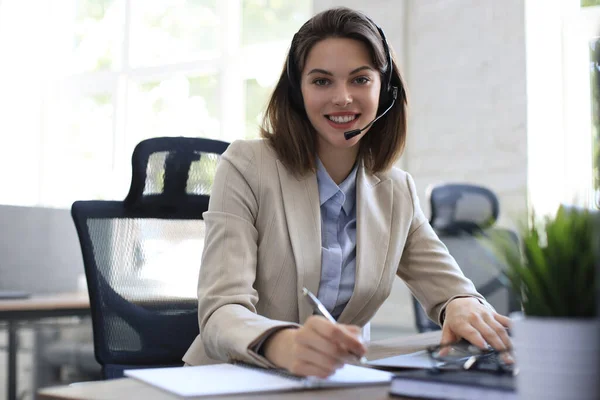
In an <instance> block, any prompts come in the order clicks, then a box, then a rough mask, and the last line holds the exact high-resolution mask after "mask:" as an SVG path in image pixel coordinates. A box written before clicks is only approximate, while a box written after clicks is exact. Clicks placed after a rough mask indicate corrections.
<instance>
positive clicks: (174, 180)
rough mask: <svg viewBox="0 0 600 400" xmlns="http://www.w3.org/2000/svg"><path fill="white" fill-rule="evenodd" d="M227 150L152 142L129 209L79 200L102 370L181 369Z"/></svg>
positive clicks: (139, 154)
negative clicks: (213, 192)
mask: <svg viewBox="0 0 600 400" xmlns="http://www.w3.org/2000/svg"><path fill="white" fill-rule="evenodd" d="M226 148H227V143H225V142H219V141H212V140H208V139H199V138H154V139H148V140H146V141H143V142H141V143H140V144H138V146H137V147H136V149H135V150H134V153H133V156H132V166H133V171H132V172H133V173H132V182H131V188H130V191H129V194H128V195H127V198H126V199H125V201H123V202H121V201H77V202H75V203H74V204H73V207H72V215H73V219H74V221H75V225H76V227H77V231H78V234H79V239H80V243H81V248H82V253H83V259H84V265H85V271H86V278H87V283H88V291H89V294H90V305H91V309H92V324H93V328H94V349H95V355H96V358H97V360H98V362H99V363H100V364H101V365H103V366H104V367H105V368H106V367H107V366H114V365H125V366H144V365H148V366H150V365H177V364H181V357H182V356H183V354H184V353H185V351H186V350H187V348H188V347H189V345H190V344H191V343H192V341H193V340H194V338H195V337H196V335H197V334H198V320H197V304H198V303H197V294H196V288H197V282H198V272H199V269H200V260H201V256H202V248H203V243H204V222H203V221H202V213H203V212H204V211H206V210H207V208H208V199H209V193H210V189H211V186H212V181H213V176H214V172H215V169H216V164H217V161H218V159H219V156H220V154H222V153H223V152H224V151H225V149H226Z"/></svg>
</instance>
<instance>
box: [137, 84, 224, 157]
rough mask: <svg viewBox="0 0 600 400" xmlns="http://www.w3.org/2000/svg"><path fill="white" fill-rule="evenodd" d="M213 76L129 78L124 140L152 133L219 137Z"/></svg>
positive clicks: (158, 134)
mask: <svg viewBox="0 0 600 400" xmlns="http://www.w3.org/2000/svg"><path fill="white" fill-rule="evenodd" d="M217 89H218V87H217V76H216V75H197V76H186V75H184V74H179V75H175V76H172V77H169V78H165V79H162V80H153V81H132V82H131V85H130V89H129V92H128V97H129V102H128V104H129V107H128V119H127V129H126V135H127V143H128V147H129V149H128V150H127V151H126V154H131V151H133V147H134V146H135V145H136V144H137V143H138V142H140V141H141V140H143V139H146V138H149V137H156V136H201V137H210V138H218V137H219V136H220V131H219V129H220V123H219V119H218V118H219V102H218V91H217Z"/></svg>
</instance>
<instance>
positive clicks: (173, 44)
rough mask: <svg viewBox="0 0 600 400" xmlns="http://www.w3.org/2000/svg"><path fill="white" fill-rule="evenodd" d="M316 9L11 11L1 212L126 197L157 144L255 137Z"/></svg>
mask: <svg viewBox="0 0 600 400" xmlns="http://www.w3.org/2000/svg"><path fill="white" fill-rule="evenodd" d="M311 7H312V1H310V0H298V1H294V2H284V1H280V0H61V1H57V2H47V1H46V0H2V1H1V2H0V54H2V58H3V63H1V64H2V65H0V84H2V87H3V88H5V89H3V91H2V92H1V93H0V107H1V109H2V115H3V118H1V119H0V132H1V136H0V143H1V144H2V148H4V149H5V151H4V152H3V157H2V158H1V159H0V171H2V172H1V175H0V176H2V180H3V181H4V184H5V189H4V190H2V191H0V203H5V204H6V203H7V204H20V205H46V206H57V207H69V206H70V204H71V203H72V202H73V201H74V200H77V199H111V198H115V199H120V198H123V197H124V196H125V195H126V193H127V189H128V185H129V179H130V155H131V152H132V151H133V147H134V146H135V144H137V143H138V142H139V141H140V140H143V139H145V138H148V137H154V136H201V137H209V138H219V139H222V140H227V141H232V140H235V139H238V138H252V137H257V136H258V122H259V121H260V116H261V113H262V112H263V109H264V106H265V104H266V100H267V98H268V95H269V94H270V92H271V90H272V87H273V85H274V83H275V82H276V80H277V78H278V77H279V75H280V73H281V68H282V67H283V64H284V58H285V54H286V51H287V49H288V47H289V43H290V41H291V38H292V36H293V34H294V33H295V32H296V31H297V30H298V29H299V27H300V26H301V25H302V24H303V23H304V21H306V20H307V19H308V18H309V17H310V15H311ZM31 10H36V11H31ZM4 60H7V62H5V61H4Z"/></svg>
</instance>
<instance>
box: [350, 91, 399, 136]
mask: <svg viewBox="0 0 600 400" xmlns="http://www.w3.org/2000/svg"><path fill="white" fill-rule="evenodd" d="M396 97H398V88H397V87H396V86H392V104H390V106H389V107H388V108H387V109H386V110H385V111H384V112H383V113H381V114H380V115H379V116H377V117H375V119H374V120H373V121H371V122H369V123H368V124H367V126H365V127H364V128H362V129H353V130H351V131H347V132H344V137H345V138H346V140H350V139H352V138H353V137H354V136H356V135H360V133H361V132H362V131H364V130H365V129H367V128H369V127H370V126H371V125H373V124H374V123H375V122H376V121H377V120H378V119H379V118H381V117H383V116H384V115H385V114H386V113H387V112H388V111H390V110H391V109H392V107H393V106H394V104H395V103H396Z"/></svg>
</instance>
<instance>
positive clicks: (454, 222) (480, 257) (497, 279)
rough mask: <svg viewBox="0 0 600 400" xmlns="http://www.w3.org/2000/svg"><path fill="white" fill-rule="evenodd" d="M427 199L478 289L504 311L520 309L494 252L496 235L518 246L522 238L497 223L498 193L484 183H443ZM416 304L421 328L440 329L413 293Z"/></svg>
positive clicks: (444, 238)
mask: <svg viewBox="0 0 600 400" xmlns="http://www.w3.org/2000/svg"><path fill="white" fill-rule="evenodd" d="M428 200H429V203H430V205H431V219H430V223H431V226H432V227H433V229H434V230H435V231H436V233H437V235H438V236H439V238H440V240H441V241H442V242H443V243H444V244H445V245H446V247H448V250H449V252H450V254H451V255H452V256H453V257H454V258H455V259H456V261H457V263H458V265H459V266H460V268H461V269H462V271H463V273H464V274H465V275H466V276H467V278H469V279H471V280H472V281H473V283H474V284H475V286H476V287H477V290H478V291H479V293H481V294H482V295H483V296H484V297H485V298H486V299H487V300H488V302H489V303H490V304H491V305H492V306H494V308H496V311H497V312H499V313H501V314H503V315H508V314H509V313H510V312H512V311H518V310H519V309H520V306H519V303H518V301H517V298H516V297H515V296H514V295H513V294H512V293H511V291H510V289H509V288H507V287H506V285H505V284H504V280H503V278H502V274H501V273H500V271H501V270H502V269H504V268H505V266H504V265H503V264H502V261H501V260H500V259H499V258H498V257H497V256H496V255H495V254H494V251H493V247H494V239H493V238H497V237H500V236H501V237H503V238H504V239H505V241H506V242H508V243H514V245H515V246H517V247H518V246H519V239H518V236H517V234H516V233H515V232H513V231H511V230H509V229H503V228H499V227H496V226H495V223H496V220H497V219H498V215H499V213H500V205H499V202H498V198H497V197H496V195H495V194H494V193H493V192H492V191H490V190H489V189H487V188H484V187H481V186H476V185H469V184H441V185H437V186H433V187H431V188H430V189H429V190H428ZM413 307H414V312H415V323H416V325H417V330H418V331H419V332H427V331H432V330H439V329H440V327H439V326H438V325H437V324H436V323H434V322H433V321H431V320H430V319H429V318H428V316H427V314H426V313H425V311H424V310H423V308H422V307H421V305H420V304H419V302H418V301H417V300H416V299H415V298H414V297H413Z"/></svg>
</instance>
